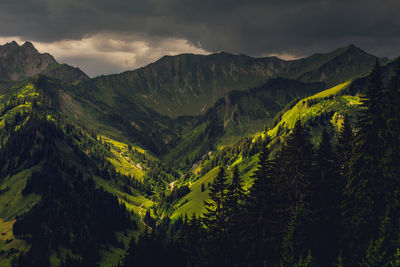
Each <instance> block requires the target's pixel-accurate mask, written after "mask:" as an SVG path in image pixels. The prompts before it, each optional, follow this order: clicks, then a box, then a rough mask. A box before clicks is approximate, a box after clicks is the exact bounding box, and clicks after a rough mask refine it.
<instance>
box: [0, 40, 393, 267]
mask: <svg viewBox="0 0 400 267" xmlns="http://www.w3.org/2000/svg"><path fill="white" fill-rule="evenodd" d="M378 63H380V64H381V65H382V70H381V71H382V77H383V84H384V85H385V86H390V84H392V83H391V81H392V80H391V77H392V76H394V75H395V74H396V70H397V69H396V68H398V65H399V59H397V60H388V59H385V58H378V57H375V56H373V55H370V54H367V53H366V52H364V51H363V50H361V49H360V48H357V47H355V46H353V45H350V46H347V47H344V48H339V49H337V50H334V51H332V52H330V53H326V54H314V55H312V56H310V57H307V58H302V59H298V60H289V61H285V60H282V59H279V58H276V57H264V58H252V57H248V56H245V55H233V54H229V53H224V52H221V53H217V54H211V55H207V56H203V55H192V54H182V55H178V56H165V57H163V58H161V59H159V60H158V61H156V62H154V63H151V64H150V65H148V66H146V67H143V68H140V69H137V70H132V71H127V72H123V73H120V74H113V75H102V76H99V77H95V78H89V77H88V76H87V75H86V74H85V73H83V72H82V71H81V70H79V69H78V68H75V67H72V66H69V65H66V64H59V63H58V62H57V61H56V60H55V59H54V58H53V57H52V56H51V55H49V54H40V53H39V52H38V51H37V50H36V49H35V48H34V47H33V45H32V44H31V43H28V42H27V43H25V44H24V45H22V46H19V45H18V44H16V43H8V44H6V45H4V46H0V141H1V142H0V232H1V236H0V265H1V266H60V267H62V266H120V265H119V264H120V263H122V262H124V261H125V263H126V265H128V262H129V261H131V260H132V259H133V258H132V257H133V256H132V255H134V253H136V254H135V255H136V256H137V255H139V254H140V253H139V251H140V249H144V248H146V246H148V247H147V248H148V249H150V248H152V249H154V247H157V246H158V245H159V244H158V245H157V244H156V245H154V244H153V243H151V242H150V241H151V240H153V241H154V240H158V239H157V238H159V240H163V242H164V241H165V244H174V242H175V241H176V240H178V239H179V240H181V241H182V240H183V241H182V242H188V241H187V240H186V241H184V240H185V238H186V237H185V236H183V235H184V234H185V233H186V232H185V231H184V230H183V229H184V228H183V227H186V226H187V225H186V224H189V225H190V227H193V228H190V227H189V226H187V227H189V228H188V229H192V230H193V229H196V231H199V233H202V231H206V230H205V229H206V228H202V227H201V226H199V228H196V227H198V223H199V222H198V221H197V220H200V218H198V216H202V215H203V214H212V212H215V210H213V208H209V207H208V206H207V204H206V203H213V202H212V201H214V202H215V199H216V194H217V193H218V192H217V191H216V190H217V189H216V184H215V183H216V181H218V179H219V178H218V177H220V176H221V177H222V178H221V177H220V179H221V181H222V180H223V177H226V181H222V182H221V183H222V184H224V183H226V184H229V185H231V186H233V184H234V181H235V177H237V176H240V179H241V183H240V184H241V186H242V188H243V190H244V192H245V193H244V194H246V195H251V194H253V193H254V192H253V191H254V190H256V189H254V188H256V187H254V184H257V179H259V178H257V177H258V176H257V175H259V173H260V169H261V168H262V167H263V165H260V164H262V159H263V158H262V157H263V156H262V155H264V153H268V155H264V157H265V158H264V160H265V161H267V158H268V159H269V160H271V161H273V160H275V158H276V163H271V164H276V165H277V166H278V168H281V167H279V166H280V165H279V164H282V166H286V170H288V169H290V166H289V165H290V162H289V163H282V162H284V160H283V158H284V156H285V154H284V153H289V152H288V151H289V148H288V147H289V146H290V142H291V141H290V140H292V141H293V140H294V139H293V138H295V137H293V136H296V133H299V132H300V133H301V134H304V136H307V138H308V139H309V141H304V144H306V143H307V144H308V142H309V147H308V150H307V153H311V152H310V151H314V150H315V153H316V154H318V153H322V152H321V151H320V147H321V144H322V143H323V142H324V138H328V137H326V136H329V140H328V141H327V142H329V144H331V145H332V146H337V145H338V144H340V142H341V138H342V130H343V128H344V125H347V124H348V125H347V126H349V127H352V128H355V129H356V130H355V131H354V132H357V131H358V130H359V128H361V129H362V126H359V124H360V123H358V122H357V120H358V119H359V118H360V117H362V116H363V114H365V112H366V110H367V108H366V107H365V97H364V95H365V93H366V92H367V93H368V88H369V87H368V81H369V80H370V79H372V78H373V75H372V74H371V69H373V68H374V66H375V68H376V64H378ZM371 77H372V78H371ZM396 90H397V89H396ZM370 101H371V100H370ZM368 103H369V102H368ZM393 112H397V111H393ZM389 121H390V120H389ZM393 121H395V119H393ZM361 125H362V124H361ZM396 125H397V124H394V126H393V127H397V126H396ZM347 126H346V127H347ZM301 127H303V128H301ZM396 129H397V128H396ZM361 132H362V131H361ZM385 134H386V133H385ZM299 135H300V134H299ZM324 136H325V137H324ZM308 139H307V140H308ZM325 141H326V140H325ZM293 142H294V141H293ZM297 145H298V146H301V145H299V144H297ZM302 145H303V144H302ZM285 149H286V150H287V151H286V150H285ZM291 149H292V148H291ZM293 149H294V148H293ZM266 150H268V152H266ZM328 150H329V149H328ZM389 150H390V149H389ZM282 151H283V152H282ZM285 151H286V152H285ZM385 151H386V150H385ZM307 153H306V152H304V155H300V157H303V156H304V157H305V158H306V157H307V155H306V154H307ZM312 153H314V152H312ZM335 153H336V152H335ZM338 153H339V152H338ZM294 154H296V153H295V152H293V155H294ZM393 154H395V152H392V151H391V150H390V151H389V152H388V155H389V156H390V157H391V156H392V155H393ZM286 156H287V155H286ZM389 156H388V157H389ZM310 157H311V156H310ZM280 160H281V161H280ZM292 160H293V164H294V163H296V160H299V159H298V158H296V159H292ZM312 160H314V161H315V162H316V163H315V162H314V161H312V162H313V163H312V164H314V165H313V167H312V168H317V167H315V166H319V165H318V164H322V163H320V162H319V161H317V160H316V159H315V158H313V159H312ZM356 160H357V159H353V161H356ZM353 161H352V162H353ZM310 162H311V159H310V160H309V161H308V162H306V163H303V162H301V163H299V164H300V165H301V164H311V163H310ZM332 162H333V160H332ZM265 164H267V163H265ZM268 164H270V163H268ZM268 164H267V165H268ZM284 164H287V165H284ZM332 164H333V163H332ZM341 164H342V165H340V166H341V167H340V168H344V167H343V166H344V165H345V163H343V162H342V163H341ZM382 164H383V163H382ZM300 165H299V166H300ZM221 166H224V168H225V169H224V173H222V172H221ZM268 166H269V165H268ZM302 166H303V165H302ZM302 166H300V167H302ZM308 166H311V165H308ZM264 167H265V166H264ZM300 167H299V168H300ZM303 167H304V166H303ZM265 168H267V167H265ZM268 168H275V167H271V166H270V167H268ZM282 168H283V169H282V170H280V172H279V173H285V171H284V167H282ZM310 168H311V167H310ZM321 168H322V167H321ZM338 168H339V167H338ZM318 170H319V169H318ZM265 175H266V174H265ZM282 175H283V174H282ZM285 175H286V174H285ZM287 175H288V177H289V176H290V175H292V174H287ZM293 175H294V176H295V174H293ZM302 175H303V174H302ZM304 175H309V174H304ZM290 177H292V176H290ZM338 177H339V174H338ZM340 177H341V176H340ZM286 178H287V177H286ZM271 179H272V178H271ZM282 179H284V178H282ZM276 183H277V184H278V183H279V182H276ZM276 186H278V185H276ZM282 186H283V185H282ZM300 186H302V185H300ZM349 186H350V185H349ZM288 188H289V187H288ZM286 189H287V188H286V187H285V189H282V190H286ZM229 190H233V189H229ZM229 190H228V189H227V191H229ZM268 190H271V192H274V191H273V190H272V189H271V188H268ZM287 190H289V189H287ZM290 190H291V189H290ZM307 190H310V191H312V190H311V189H309V188H307ZM278 191H279V190H278ZM252 192H253V193H252ZM313 192H314V191H313ZM264 193H265V194H266V192H264ZM213 194H214V198H215V199H213ZM293 194H294V193H293ZM304 194H306V193H304ZM288 195H289V197H288V199H290V200H292V197H293V199H296V198H297V197H298V195H296V196H295V197H294V195H292V192H291V191H290V192H289V193H288ZM279 197H282V196H281V195H279ZM307 197H308V195H307ZM312 197H314V196H312ZM265 198H266V199H267V198H268V197H265ZM241 201H242V200H241ZM243 201H244V200H243ZM285 201H286V200H285ZM284 203H286V202H284ZM293 203H294V202H293ZM293 203H292V204H293ZM292 204H290V205H292ZM210 205H211V204H210ZM274 205H275V204H274ZM288 205H289V204H288ZM290 205H289V206H290ZM296 205H297V204H296ZM310 205H311V204H310ZM289 206H288V207H289ZM296 208H297V206H296V207H295V204H293V206H290V209H293V210H295V209H296ZM288 209H289V208H288ZM210 210H211V212H210ZM299 210H300V208H299ZM246 212H247V211H246ZM269 212H271V214H273V212H274V211H269ZM285 212H286V210H285ZM285 214H286V213H285ZM293 214H297V213H295V212H294V213H293ZM299 214H300V213H299ZM236 215H237V214H236ZM213 216H214V215H213ZM215 216H217V215H215ZM232 216H233V215H232ZM299 216H300V215H299ZM250 217H251V216H250V215H249V218H250ZM278 217H279V216H278ZM289 217H290V216H289ZM279 218H280V217H279ZM285 218H286V217H285ZM290 218H294V219H293V220H295V219H296V218H295V217H290ZM263 219H264V218H263ZM286 219H287V218H286ZM286 219H285V220H286ZM227 220H228V219H227ZM288 220H289V219H288ZM285 222H287V221H285ZM287 223H288V224H289V225H290V222H287ZM205 224H207V223H205ZM305 224H306V223H305ZM209 225H211V223H209ZM235 227H238V226H237V225H236V226H235ZM273 227H275V225H273ZM293 227H294V226H293ZM207 229H208V228H207ZM157 231H160V232H157ZM150 232H151V233H150ZM189 232H190V231H189ZM287 233H288V232H287V231H286V232H285V234H287ZM156 234H159V235H160V236H158V237H157V238H155V237H154V236H153V235H156ZM203 234H204V233H203ZM199 235H200V234H199ZM204 236H206V234H204ZM151 238H154V239H151ZM235 238H236V237H235ZM235 238H234V239H235ZM276 238H278V237H276ZM279 238H281V237H279ZM282 238H283V237H282ZM285 238H286V239H285V240H287V238H289V237H287V236H285ZM132 240H133V241H132ZM136 240H137V244H136V243H135V242H136ZM149 240H150V241H149ZM132 242H133V243H132ZM140 242H142V243H140ZM146 242H150V243H151V244H153V245H154V247H152V246H153V245H149V244H150V243H146ZM140 244H142V247H140ZM134 246H137V247H135V249H137V251H135V250H133V247H134ZM160 246H162V245H160ZM171 246H172V245H171ZM200 246H201V245H199V247H200ZM218 248H220V247H218ZM288 250H290V249H288ZM160 251H163V248H160ZM171 251H174V250H173V248H171ZM143 253H144V252H143ZM160 253H161V252H160ZM165 253H166V255H169V256H168V257H173V252H170V251H168V249H166V252H165ZM185 253H186V252H185ZM199 253H200V252H199ZM201 253H202V252H201ZM221 253H222V252H221ZM224 253H225V252H224ZM335 253H336V251H335ZM143 255H145V254H143ZM188 255H189V256H190V254H188ZM304 255H306V252H304V251H302V254H301V257H304ZM207 256H210V255H207ZM336 256H337V255H335V257H336ZM166 257H167V256H166ZM193 257H194V256H193ZM210 257H212V255H211V256H210ZM274 257H275V256H274ZM207 259H208V258H207ZM210 259H211V258H210ZM274 260H276V259H274ZM297 260H299V259H297V258H296V261H297ZM302 260H303V258H300V261H302ZM188 261H190V259H189V260H188ZM203 263H204V264H205V265H204V266H206V265H207V264H208V263H209V262H203ZM224 264H227V263H224ZM124 266H125V265H124ZM177 266H185V265H184V264H183V265H177ZM286 266H290V265H286ZM292 266H294V265H292ZM296 266H297V265H296ZM298 266H303V265H298ZM304 266H308V265H304Z"/></svg>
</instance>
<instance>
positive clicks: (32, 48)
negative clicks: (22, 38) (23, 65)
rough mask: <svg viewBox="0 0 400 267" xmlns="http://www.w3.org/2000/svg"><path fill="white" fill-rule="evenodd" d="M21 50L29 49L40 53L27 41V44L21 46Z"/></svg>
mask: <svg viewBox="0 0 400 267" xmlns="http://www.w3.org/2000/svg"><path fill="white" fill-rule="evenodd" d="M21 48H23V49H27V50H31V51H35V52H38V51H37V50H36V48H35V46H34V45H33V44H32V43H31V42H28V41H26V42H25V43H24V44H23V45H22V46H21Z"/></svg>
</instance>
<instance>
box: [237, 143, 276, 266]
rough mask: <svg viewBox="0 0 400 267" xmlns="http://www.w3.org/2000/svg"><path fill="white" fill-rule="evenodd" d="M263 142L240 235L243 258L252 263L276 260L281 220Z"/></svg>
mask: <svg viewBox="0 0 400 267" xmlns="http://www.w3.org/2000/svg"><path fill="white" fill-rule="evenodd" d="M268 156H269V151H268V149H267V146H266V144H265V143H264V145H263V146H262V147H261V151H260V154H259V162H258V168H257V170H256V171H255V172H254V175H253V178H254V182H253V186H252V187H251V189H250V192H249V195H248V198H247V201H246V206H245V208H246V212H245V214H246V215H245V218H244V219H245V224H244V233H245V234H244V235H245V236H244V238H245V245H246V247H247V248H248V249H247V250H248V251H247V258H246V262H247V263H248V264H250V265H252V266H266V265H271V264H272V262H279V245H280V242H281V238H282V237H281V233H282V229H281V228H282V223H283V222H282V220H281V212H282V211H281V210H280V209H281V207H280V199H279V186H280V185H279V183H278V177H277V172H276V168H275V162H274V161H273V160H269V159H268Z"/></svg>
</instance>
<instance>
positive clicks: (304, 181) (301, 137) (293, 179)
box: [278, 120, 314, 212]
mask: <svg viewBox="0 0 400 267" xmlns="http://www.w3.org/2000/svg"><path fill="white" fill-rule="evenodd" d="M313 161H314V148H313V145H312V144H311V142H310V140H309V138H308V136H307V133H306V129H305V128H304V126H303V125H302V123H301V121H300V120H297V121H296V124H295V126H294V128H293V132H292V133H291V134H290V135H289V136H288V137H287V140H286V144H284V146H283V148H282V150H281V152H280V153H279V155H278V164H279V171H280V174H281V175H282V177H283V180H284V181H285V182H286V194H287V199H288V205H289V207H288V209H289V210H291V211H292V212H294V210H295V206H296V205H297V203H299V202H301V203H304V208H305V209H306V210H307V209H308V208H309V204H310V203H309V202H310V200H309V196H310V194H309V190H310V180H311V177H312V176H313V175H314V167H313Z"/></svg>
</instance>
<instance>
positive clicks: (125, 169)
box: [101, 135, 149, 179]
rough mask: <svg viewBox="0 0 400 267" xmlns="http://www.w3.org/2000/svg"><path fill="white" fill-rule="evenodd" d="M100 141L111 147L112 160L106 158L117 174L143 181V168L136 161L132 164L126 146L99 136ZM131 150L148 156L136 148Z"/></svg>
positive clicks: (142, 150) (133, 147)
mask: <svg viewBox="0 0 400 267" xmlns="http://www.w3.org/2000/svg"><path fill="white" fill-rule="evenodd" d="M101 139H102V141H104V142H107V143H109V144H110V146H111V153H112V154H113V155H114V157H113V158H111V157H110V158H108V160H109V161H110V162H111V163H112V164H113V165H114V166H115V168H116V169H117V171H118V172H120V173H121V174H123V175H131V176H133V177H136V178H137V179H143V177H144V175H145V171H144V170H143V169H144V168H143V167H142V166H141V165H140V164H139V162H138V161H136V162H134V161H132V159H131V158H130V157H129V156H128V152H127V151H128V145H127V144H124V143H122V142H119V141H116V140H114V139H111V138H109V137H106V136H103V135H102V136H101ZM132 149H136V150H137V151H139V152H140V153H143V154H146V155H147V156H149V154H148V153H147V152H146V151H145V150H144V149H141V148H139V147H137V146H132ZM133 160H135V159H133Z"/></svg>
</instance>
